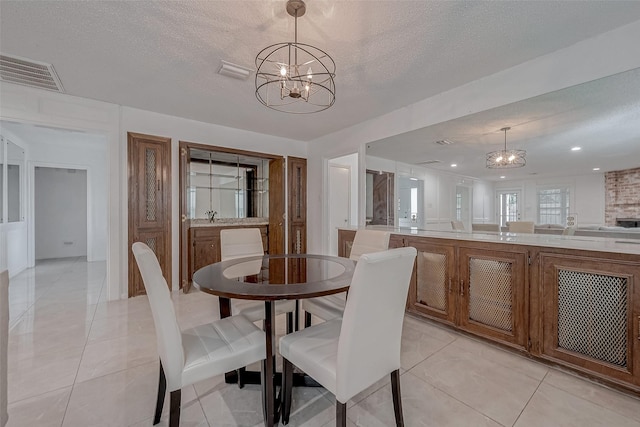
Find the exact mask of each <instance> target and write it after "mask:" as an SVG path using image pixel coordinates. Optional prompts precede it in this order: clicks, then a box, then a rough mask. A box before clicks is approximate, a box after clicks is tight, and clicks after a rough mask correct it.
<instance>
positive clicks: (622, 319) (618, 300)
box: [558, 269, 629, 368]
mask: <svg viewBox="0 0 640 427" xmlns="http://www.w3.org/2000/svg"><path fill="white" fill-rule="evenodd" d="M627 287H628V280H627V278H625V277H615V276H607V275H603V274H594V273H586V272H579V271H571V270H563V269H559V270H558V347H560V348H564V349H566V350H570V351H573V352H576V353H580V354H583V355H585V356H589V357H592V358H594V359H597V360H601V361H604V362H607V363H611V364H614V365H617V366H620V367H625V368H626V367H627V362H628V361H627V348H628V343H627V324H628V319H629V318H628V312H627V307H628V301H627V292H628V289H627Z"/></svg>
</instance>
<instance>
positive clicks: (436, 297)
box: [416, 251, 448, 311]
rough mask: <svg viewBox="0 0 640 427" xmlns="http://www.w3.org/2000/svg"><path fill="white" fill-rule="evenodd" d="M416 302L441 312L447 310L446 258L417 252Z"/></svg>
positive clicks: (440, 255) (436, 254)
mask: <svg viewBox="0 0 640 427" xmlns="http://www.w3.org/2000/svg"><path fill="white" fill-rule="evenodd" d="M416 268H417V276H416V277H417V282H418V283H417V290H416V293H417V302H418V303H419V304H423V305H426V306H427V307H431V308H435V309H438V310H441V311H446V310H447V268H448V265H447V256H446V255H445V254H438V253H429V252H423V251H420V252H418V257H417V267H416Z"/></svg>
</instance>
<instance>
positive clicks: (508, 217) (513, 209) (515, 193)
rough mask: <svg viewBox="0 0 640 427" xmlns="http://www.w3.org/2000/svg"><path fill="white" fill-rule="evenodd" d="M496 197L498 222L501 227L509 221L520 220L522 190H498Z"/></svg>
mask: <svg viewBox="0 0 640 427" xmlns="http://www.w3.org/2000/svg"><path fill="white" fill-rule="evenodd" d="M496 198H497V206H496V212H497V215H498V224H500V226H501V227H506V226H507V222H509V221H519V220H520V211H521V204H522V192H521V191H520V190H500V191H498V194H497V197H496Z"/></svg>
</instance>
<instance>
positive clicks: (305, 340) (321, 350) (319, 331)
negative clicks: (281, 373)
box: [280, 319, 342, 395]
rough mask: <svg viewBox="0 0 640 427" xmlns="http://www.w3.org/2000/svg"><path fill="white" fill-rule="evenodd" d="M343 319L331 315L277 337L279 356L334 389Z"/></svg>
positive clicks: (334, 390)
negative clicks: (330, 318) (332, 317)
mask: <svg viewBox="0 0 640 427" xmlns="http://www.w3.org/2000/svg"><path fill="white" fill-rule="evenodd" d="M341 327H342V319H333V320H329V321H327V322H324V323H321V324H319V325H314V326H312V327H310V328H305V329H302V330H301V331H298V332H294V333H292V334H288V335H285V336H283V337H282V338H280V354H281V355H282V357H284V358H285V359H287V360H288V361H290V362H291V363H293V364H294V365H295V366H297V367H298V368H300V369H302V370H303V371H304V372H306V373H307V374H308V375H310V376H311V377H312V378H313V379H315V380H316V381H317V382H319V383H320V384H321V385H322V386H323V387H324V388H326V389H327V390H329V391H330V392H331V393H333V394H334V395H335V393H336V363H337V358H338V339H339V338H340V328H341Z"/></svg>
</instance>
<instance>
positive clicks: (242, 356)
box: [169, 316, 266, 391]
mask: <svg viewBox="0 0 640 427" xmlns="http://www.w3.org/2000/svg"><path fill="white" fill-rule="evenodd" d="M182 345H183V348H184V360H185V366H184V370H183V374H182V385H181V387H180V388H182V387H184V386H187V385H189V384H193V383H195V382H197V381H201V380H203V379H206V378H210V377H212V376H215V375H220V374H223V373H225V372H228V371H233V370H235V369H237V368H239V367H241V366H246V365H250V364H251V363H254V362H257V361H259V360H263V359H264V358H265V357H266V351H265V336H264V332H263V331H262V330H260V328H258V327H257V326H256V325H254V324H253V323H252V322H251V321H249V320H248V319H247V318H246V317H244V316H232V317H226V318H224V319H220V320H216V321H215V322H213V323H209V324H206V325H200V326H196V327H195V328H191V329H185V330H184V331H182ZM169 391H173V390H169Z"/></svg>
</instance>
